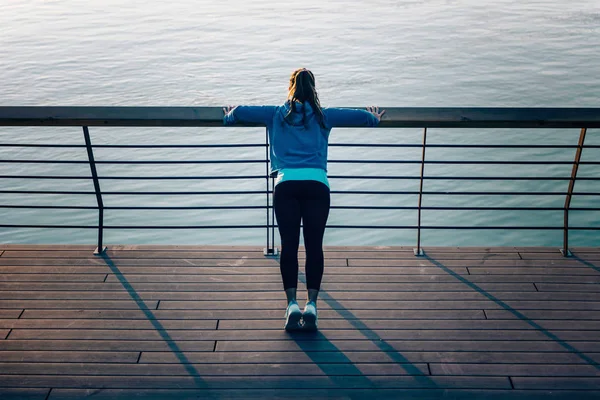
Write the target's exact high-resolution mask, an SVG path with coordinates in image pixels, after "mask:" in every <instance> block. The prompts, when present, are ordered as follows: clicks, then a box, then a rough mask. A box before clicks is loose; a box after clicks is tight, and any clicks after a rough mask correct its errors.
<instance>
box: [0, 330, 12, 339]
mask: <svg viewBox="0 0 600 400" xmlns="http://www.w3.org/2000/svg"><path fill="white" fill-rule="evenodd" d="M9 333H10V329H0V339H6V338H7V337H8V334H9Z"/></svg>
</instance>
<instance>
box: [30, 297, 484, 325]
mask: <svg viewBox="0 0 600 400" xmlns="http://www.w3.org/2000/svg"><path fill="white" fill-rule="evenodd" d="M282 302H283V304H282V307H281V308H280V309H278V310H275V309H273V310H264V311H263V312H261V313H260V318H261V319H277V320H280V321H281V320H283V315H284V312H285V311H284V310H285V301H282ZM152 315H153V316H154V317H155V318H156V319H160V320H161V321H163V320H178V319H189V320H193V319H219V320H221V322H223V320H228V319H234V320H237V319H240V312H239V310H182V311H180V310H153V311H152ZM21 318H22V319H23V318H26V319H27V318H35V319H52V318H61V319H91V318H99V319H135V320H140V319H142V320H144V319H147V318H148V317H147V315H146V314H145V313H144V312H143V311H142V310H106V309H105V310H25V312H24V313H23V316H22V317H21ZM319 318H321V319H340V318H343V319H348V320H351V319H357V318H358V319H401V320H406V319H428V320H432V319H433V320H437V319H440V320H445V319H462V320H469V319H485V315H484V314H483V310H477V309H475V310H353V311H352V315H348V313H344V314H343V315H342V314H340V313H339V312H337V311H334V310H321V309H319Z"/></svg>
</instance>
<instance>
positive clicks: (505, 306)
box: [424, 254, 600, 371]
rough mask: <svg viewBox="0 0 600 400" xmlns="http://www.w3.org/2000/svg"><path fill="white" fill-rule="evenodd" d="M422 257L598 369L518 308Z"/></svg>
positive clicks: (590, 359)
mask: <svg viewBox="0 0 600 400" xmlns="http://www.w3.org/2000/svg"><path fill="white" fill-rule="evenodd" d="M424 257H425V259H426V260H428V261H429V262H431V263H432V264H433V265H434V266H436V267H438V268H440V269H441V270H443V271H444V272H445V273H447V274H448V275H451V276H453V277H454V278H456V279H457V280H459V281H460V282H462V283H464V284H465V285H467V286H468V287H470V288H471V289H473V290H474V291H476V292H477V293H479V294H481V295H483V296H485V297H486V298H487V299H488V300H490V301H492V302H494V303H495V304H496V305H498V306H499V307H501V308H502V309H504V310H506V311H508V312H509V313H511V314H512V315H514V316H515V317H517V318H518V319H520V320H521V321H523V322H525V323H526V324H528V325H529V326H531V327H532V328H534V329H535V330H537V331H538V332H540V333H541V334H543V335H544V336H546V337H547V338H549V339H551V340H553V341H554V342H556V343H557V344H559V345H560V346H561V347H563V348H564V349H565V350H567V351H569V352H570V353H572V354H574V355H576V356H577V357H579V358H580V359H581V360H583V361H584V362H586V363H587V364H589V365H591V366H592V367H594V368H596V369H597V370H598V371H600V363H598V362H597V361H596V360H594V359H593V358H591V357H590V356H588V355H587V354H585V353H583V352H581V351H580V350H578V349H577V348H575V347H574V346H572V345H571V344H570V343H568V342H566V341H564V340H562V339H561V338H559V337H558V336H557V335H555V334H554V333H552V332H550V331H548V330H547V329H546V328H544V327H543V326H541V325H540V324H538V323H537V322H535V321H533V320H532V319H530V318H528V317H527V316H526V315H525V314H523V313H522V312H520V311H518V310H515V309H514V308H512V307H511V306H509V305H508V304H506V303H505V302H504V301H502V300H500V299H498V298H497V297H495V296H494V295H492V294H491V293H488V292H486V291H485V290H483V289H482V288H481V287H479V286H478V285H476V284H475V283H473V282H471V281H470V280H468V279H467V278H465V277H464V276H462V275H460V274H458V273H456V272H454V271H452V270H451V269H450V268H448V267H446V266H445V265H444V264H442V263H441V262H439V261H438V260H435V259H433V258H431V257H430V256H429V255H427V254H425V256H424ZM580 261H581V260H580ZM581 262H583V261H581ZM584 263H585V262H584ZM587 265H588V266H589V264H587Z"/></svg>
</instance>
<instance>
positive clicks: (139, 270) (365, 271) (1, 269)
mask: <svg viewBox="0 0 600 400" xmlns="http://www.w3.org/2000/svg"><path fill="white" fill-rule="evenodd" d="M117 268H118V273H121V274H123V275H130V274H138V275H182V274H183V275H210V276H218V277H223V278H226V277H230V276H233V275H241V276H251V277H255V276H258V277H261V278H262V277H264V276H269V277H270V278H271V279H272V278H273V277H279V278H280V279H281V273H280V268H279V267H245V266H244V267H223V266H220V267H193V266H183V267H172V266H163V267H160V266H155V267H147V266H126V267H117ZM450 269H451V270H453V271H455V272H458V273H461V274H466V269H465V268H464V267H453V268H450ZM300 271H302V272H304V271H305V268H304V266H300ZM0 273H6V274H8V273H14V274H107V273H112V269H111V268H109V267H108V266H87V267H82V266H50V265H47V266H0ZM426 273H430V274H431V275H436V274H437V275H440V274H444V272H443V271H440V270H439V268H434V267H425V268H424V267H366V268H355V267H353V268H349V267H327V269H326V270H325V276H324V278H328V279H332V277H335V278H336V279H369V278H371V277H373V279H376V280H377V279H378V281H382V280H383V279H385V277H386V276H390V277H392V278H393V277H394V276H395V275H422V274H426ZM358 275H360V277H356V276H358Z"/></svg>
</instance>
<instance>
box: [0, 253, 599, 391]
mask: <svg viewBox="0 0 600 400" xmlns="http://www.w3.org/2000/svg"><path fill="white" fill-rule="evenodd" d="M92 251H93V247H91V246H42V245H23V246H20V245H0V271H1V274H0V398H2V399H8V398H15V399H25V398H27V399H41V400H44V399H49V400H56V399H79V398H88V397H89V398H93V399H125V398H127V399H129V398H133V397H134V398H136V399H195V398H198V399H200V398H202V399H205V398H245V399H247V398H265V397H267V398H268V397H277V398H312V399H317V398H331V399H358V398H371V399H379V398H415V399H427V398H439V397H444V398H465V399H466V398H469V399H472V398H484V397H485V398H489V399H500V398H507V397H510V398H523V399H525V398H527V399H529V398H538V397H539V398H545V399H547V398H550V399H553V398H577V399H582V398H598V397H600V364H599V362H600V335H599V333H600V248H578V249H573V253H574V255H575V257H573V258H563V257H562V255H561V254H560V252H559V251H558V249H553V248H508V247H507V248H427V247H426V248H425V252H426V255H425V257H414V256H413V254H412V248H402V247H393V248H388V247H386V248H374V247H328V248H327V251H326V269H325V276H324V279H323V285H322V289H323V290H322V292H321V294H320V300H319V303H318V308H319V327H320V330H319V331H318V332H316V333H308V332H297V333H293V334H292V333H287V332H285V331H284V330H283V324H284V317H283V315H284V311H285V305H286V302H285V295H284V293H283V290H282V288H283V286H282V283H281V276H280V274H279V264H278V261H277V260H276V259H270V258H265V257H264V256H263V255H262V249H261V248H259V247H231V246H211V247H208V246H203V247H198V246H109V251H108V252H107V254H106V255H105V256H102V257H98V256H93V255H92ZM302 269H303V268H301V270H302ZM304 282H305V280H304V274H303V273H302V272H301V274H300V283H299V294H300V295H299V300H303V298H304V290H303V289H305V284H304ZM301 306H302V303H301Z"/></svg>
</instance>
